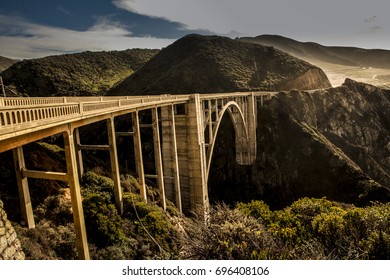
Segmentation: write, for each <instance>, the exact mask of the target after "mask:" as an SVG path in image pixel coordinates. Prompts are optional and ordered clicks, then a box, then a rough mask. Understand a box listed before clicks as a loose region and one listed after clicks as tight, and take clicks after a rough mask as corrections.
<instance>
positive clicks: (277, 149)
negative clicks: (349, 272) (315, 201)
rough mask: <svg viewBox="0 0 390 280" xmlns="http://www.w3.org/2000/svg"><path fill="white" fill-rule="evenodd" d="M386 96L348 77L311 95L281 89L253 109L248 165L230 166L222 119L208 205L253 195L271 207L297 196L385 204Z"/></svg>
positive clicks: (228, 134) (388, 182)
mask: <svg viewBox="0 0 390 280" xmlns="http://www.w3.org/2000/svg"><path fill="white" fill-rule="evenodd" d="M389 98H390V91H386V90H382V89H379V88H376V87H374V86H370V85H365V84H361V83H357V82H354V81H352V80H346V82H345V84H344V86H342V87H338V88H330V89H327V90H319V91H316V92H313V93H309V92H303V91H291V92H280V93H278V94H277V95H276V96H274V97H273V98H272V100H270V101H269V102H267V103H266V104H265V106H264V107H259V108H258V109H259V112H258V130H257V145H258V146H257V147H258V151H257V160H256V162H255V164H254V165H253V166H250V167H245V166H239V165H237V164H235V163H232V162H233V161H234V132H233V131H234V130H233V128H232V125H231V123H230V120H229V119H228V118H226V119H225V120H224V123H223V125H224V126H225V128H227V129H225V130H221V134H220V135H219V136H218V139H217V143H218V144H217V147H218V148H217V149H215V151H216V155H215V157H214V161H213V165H212V168H211V175H210V179H209V185H210V186H211V191H210V194H211V198H212V200H224V201H229V202H234V201H240V200H250V199H252V198H254V197H257V198H263V199H265V200H266V201H267V202H268V203H269V204H270V205H271V206H272V207H276V208H279V207H283V206H285V205H287V204H288V203H290V202H291V201H293V200H296V199H297V198H299V197H303V196H309V197H311V196H313V197H322V196H326V197H328V198H329V199H331V200H336V201H342V202H346V203H354V204H358V205H366V204H368V203H369V202H370V201H375V200H378V201H389V200H390V188H389V187H390V176H389V174H390V161H389V158H390V146H389V145H388V143H389V142H390V117H389V116H390V102H389ZM233 182H234V183H233Z"/></svg>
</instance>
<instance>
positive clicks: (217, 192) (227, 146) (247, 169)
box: [208, 114, 253, 205]
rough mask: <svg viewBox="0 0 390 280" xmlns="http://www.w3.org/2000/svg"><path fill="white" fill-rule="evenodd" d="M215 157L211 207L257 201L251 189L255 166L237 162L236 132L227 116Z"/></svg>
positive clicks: (219, 133) (216, 146) (222, 125)
mask: <svg viewBox="0 0 390 280" xmlns="http://www.w3.org/2000/svg"><path fill="white" fill-rule="evenodd" d="M215 141H216V142H215V147H214V151H213V153H214V154H213V158H212V161H211V167H210V174H209V178H208V190H209V199H210V203H211V204H216V203H221V202H223V203H225V204H228V205H234V204H236V203H237V202H241V201H243V202H245V201H250V200H251V199H253V190H251V182H250V178H251V172H252V167H251V166H248V165H239V164H238V163H237V161H236V145H235V143H236V142H235V131H234V126H233V123H232V121H231V118H230V117H229V115H228V114H225V115H224V116H223V118H222V121H221V129H219V131H218V134H217V138H216V140H215Z"/></svg>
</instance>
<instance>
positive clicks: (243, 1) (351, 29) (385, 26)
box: [112, 0, 390, 48]
mask: <svg viewBox="0 0 390 280" xmlns="http://www.w3.org/2000/svg"><path fill="white" fill-rule="evenodd" d="M112 3H113V4H114V5H115V6H116V7H117V8H120V9H124V10H128V11H131V12H133V13H138V14H141V15H146V16H149V17H158V18H163V19H166V20H169V21H171V22H178V23H180V24H182V26H183V28H185V29H187V30H209V31H211V32H213V33H216V34H220V35H226V36H231V37H233V36H234V34H240V36H245V35H247V36H257V35H260V34H279V35H283V36H287V37H292V38H295V39H297V40H301V41H317V42H319V43H322V44H335V45H346V44H349V43H350V41H343V40H342V38H347V37H348V36H351V35H352V34H357V33H358V32H362V31H363V30H366V29H367V26H366V25H367V24H370V23H371V24H372V23H374V22H376V21H377V20H378V19H379V18H380V19H381V26H382V28H381V29H380V30H378V29H376V32H377V33H378V34H379V33H380V34H381V36H383V37H384V39H383V40H382V41H381V42H385V41H387V44H386V47H387V48H390V42H389V41H388V40H386V39H385V37H386V36H387V35H389V32H390V30H389V29H390V17H388V16H387V11H388V0H371V1H365V0H356V1H354V3H353V5H351V3H350V1H347V0H341V1H340V0H328V1H323V0H294V1H291V0H240V1H236V0H164V1H161V0H113V1H112ZM367 13H369V14H371V15H375V16H370V17H367ZM362 18H363V19H365V20H363V21H362ZM234 37H235V36H234ZM359 40H360V41H359ZM357 41H359V42H361V43H363V44H369V43H370V42H366V41H364V38H362V37H359V38H357ZM357 41H356V42H357ZM354 42H355V41H354ZM375 42H378V41H375ZM373 43H374V42H373Z"/></svg>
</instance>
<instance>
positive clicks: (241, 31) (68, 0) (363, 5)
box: [0, 0, 390, 58]
mask: <svg viewBox="0 0 390 280" xmlns="http://www.w3.org/2000/svg"><path fill="white" fill-rule="evenodd" d="M389 11H390V2H389V1H388V0H368V1H363V0H354V1H351V0H348V1H347V0H326V1H325V0H321V1H320V0H238V1H233V0H0V55H2V56H6V57H11V58H33V57H42V56H46V55H52V54H62V53H71V52H80V51H84V50H94V51H97V50H123V49H128V48H136V47H140V48H161V47H164V46H167V45H169V44H170V43H172V42H173V41H174V40H176V39H178V38H180V37H182V36H184V35H186V34H189V33H199V34H217V35H224V36H229V37H232V38H234V37H237V36H238V37H242V36H257V35H261V34H278V35H282V36H286V37H290V38H293V39H296V40H299V41H314V42H318V43H320V44H323V45H340V46H357V47H365V48H383V49H390V16H389V15H388V14H389Z"/></svg>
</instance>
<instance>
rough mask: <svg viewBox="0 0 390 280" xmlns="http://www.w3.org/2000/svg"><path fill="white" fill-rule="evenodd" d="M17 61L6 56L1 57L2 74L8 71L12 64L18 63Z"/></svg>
mask: <svg viewBox="0 0 390 280" xmlns="http://www.w3.org/2000/svg"><path fill="white" fill-rule="evenodd" d="M16 62H17V60H15V59H11V58H7V57H4V56H0V72H2V71H4V70H6V69H7V68H9V67H11V66H12V64H14V63H16Z"/></svg>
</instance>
